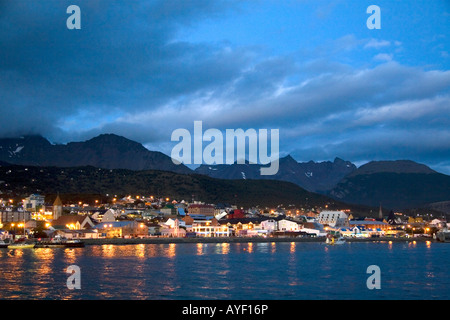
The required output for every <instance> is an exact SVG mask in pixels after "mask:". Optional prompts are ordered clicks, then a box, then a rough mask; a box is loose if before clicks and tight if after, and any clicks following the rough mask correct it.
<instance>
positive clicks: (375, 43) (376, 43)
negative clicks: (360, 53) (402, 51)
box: [364, 39, 398, 49]
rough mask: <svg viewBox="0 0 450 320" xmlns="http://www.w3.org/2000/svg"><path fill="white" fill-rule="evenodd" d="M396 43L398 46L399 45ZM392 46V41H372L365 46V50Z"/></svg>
mask: <svg viewBox="0 0 450 320" xmlns="http://www.w3.org/2000/svg"><path fill="white" fill-rule="evenodd" d="M397 43H398V42H397V41H396V45H397ZM390 45H391V42H390V41H387V40H377V39H370V40H369V42H367V43H366V45H365V46H364V49H369V48H374V49H380V48H384V47H389V46H390Z"/></svg>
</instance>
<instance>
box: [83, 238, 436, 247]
mask: <svg viewBox="0 0 450 320" xmlns="http://www.w3.org/2000/svg"><path fill="white" fill-rule="evenodd" d="M325 240H326V238H325V237H319V238H289V237H286V238H250V237H248V238H245V237H232V238H230V237H216V238H131V239H123V238H115V239H81V241H82V242H84V244H85V245H87V246H88V245H134V244H172V243H175V244H176V243H249V242H252V243H270V242H280V243H282V242H319V243H320V242H323V243H325ZM345 240H346V242H389V241H391V242H427V241H430V242H439V241H436V240H434V239H432V238H386V237H383V238H363V239H357V238H348V239H345Z"/></svg>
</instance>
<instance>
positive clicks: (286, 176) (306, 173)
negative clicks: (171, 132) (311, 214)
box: [195, 155, 356, 192]
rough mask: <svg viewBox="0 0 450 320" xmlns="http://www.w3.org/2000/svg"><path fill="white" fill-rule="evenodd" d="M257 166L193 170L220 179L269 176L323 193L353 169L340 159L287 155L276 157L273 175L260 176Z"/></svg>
mask: <svg viewBox="0 0 450 320" xmlns="http://www.w3.org/2000/svg"><path fill="white" fill-rule="evenodd" d="M261 167H262V166H261V165H256V164H248V163H246V164H237V163H235V164H232V165H225V164H224V165H202V166H200V167H198V168H196V169H195V172H196V173H200V174H204V175H207V176H209V177H213V178H220V179H271V180H281V181H289V182H292V183H295V184H296V185H298V186H300V187H302V188H304V189H306V190H308V191H312V192H324V191H327V190H330V189H332V188H333V187H335V186H336V184H337V183H338V182H339V181H340V180H341V179H342V178H344V177H345V176H347V175H348V174H350V173H352V172H353V171H354V170H356V166H355V165H354V164H353V163H351V162H349V161H344V160H342V159H339V158H336V159H335V160H334V161H333V162H330V161H325V162H314V161H309V162H297V161H296V160H295V159H294V158H292V157H291V156H290V155H289V156H287V157H284V158H281V159H280V164H279V170H278V173H277V174H275V175H273V176H262V175H261V174H260V168H261Z"/></svg>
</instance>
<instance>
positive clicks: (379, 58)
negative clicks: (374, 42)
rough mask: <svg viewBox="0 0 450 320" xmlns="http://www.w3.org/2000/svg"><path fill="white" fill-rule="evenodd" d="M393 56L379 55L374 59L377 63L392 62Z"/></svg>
mask: <svg viewBox="0 0 450 320" xmlns="http://www.w3.org/2000/svg"><path fill="white" fill-rule="evenodd" d="M392 58H393V55H392V54H387V53H379V54H377V55H376V56H375V57H373V59H374V60H376V61H392Z"/></svg>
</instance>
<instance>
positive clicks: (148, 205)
mask: <svg viewBox="0 0 450 320" xmlns="http://www.w3.org/2000/svg"><path fill="white" fill-rule="evenodd" d="M45 199H46V197H45V196H43V195H39V194H31V195H30V196H28V197H27V198H25V199H22V201H21V202H20V201H17V203H15V201H14V199H1V208H0V210H1V213H0V240H2V242H5V243H8V242H9V243H12V242H20V241H25V240H28V241H30V240H31V239H39V240H41V239H54V238H59V239H61V238H62V239H71V240H83V239H144V238H245V239H251V238H253V239H254V238H260V239H263V238H289V239H294V238H296V239H298V238H302V239H306V238H307V239H312V238H315V239H327V238H328V239H329V238H333V239H334V238H337V237H339V238H343V239H379V238H391V239H394V238H397V239H398V238H403V239H408V238H414V239H418V238H425V239H430V240H431V239H434V240H437V241H448V231H447V230H448V223H447V222H446V221H445V219H443V218H442V217H433V216H432V215H429V216H426V217H423V216H421V217H412V216H406V215H404V214H402V213H399V212H393V211H390V212H389V214H388V215H384V214H383V211H382V209H381V207H380V210H379V214H378V218H366V217H359V216H356V215H355V216H354V215H353V213H352V212H351V211H350V210H341V211H331V210H328V208H327V205H325V206H324V207H323V208H312V209H311V208H308V209H305V208H294V209H293V208H282V207H277V208H264V209H261V208H249V209H243V208H238V207H237V206H236V205H230V204H224V203H218V204H207V203H203V202H200V201H196V200H193V199H192V201H190V202H187V201H184V200H181V201H177V200H175V199H171V198H170V197H166V198H162V197H154V196H139V195H133V196H132V195H128V196H125V197H121V198H117V197H114V198H112V199H111V201H109V202H108V203H102V202H103V201H102V200H94V202H93V203H91V204H89V203H84V202H83V201H78V202H76V203H63V202H62V201H61V197H60V195H59V194H58V195H57V196H56V199H55V200H54V201H53V202H52V203H50V204H49V203H47V202H46V200H45Z"/></svg>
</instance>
